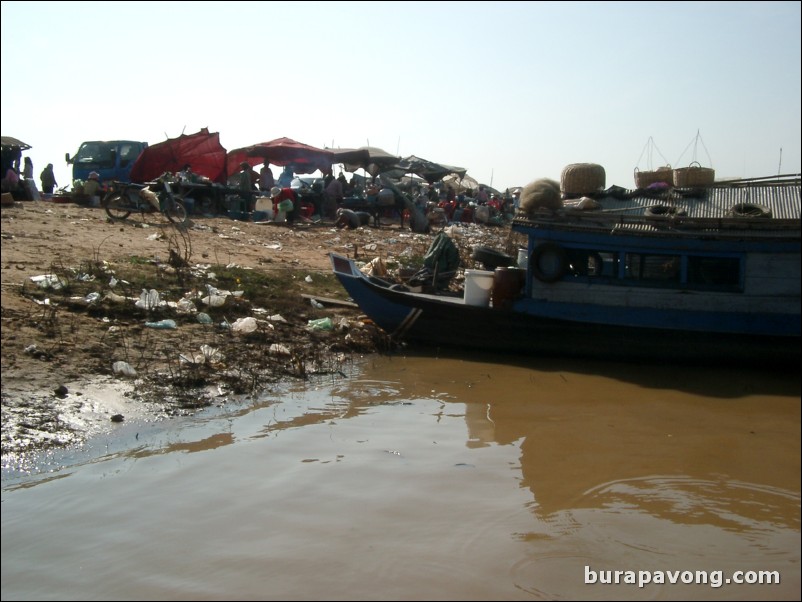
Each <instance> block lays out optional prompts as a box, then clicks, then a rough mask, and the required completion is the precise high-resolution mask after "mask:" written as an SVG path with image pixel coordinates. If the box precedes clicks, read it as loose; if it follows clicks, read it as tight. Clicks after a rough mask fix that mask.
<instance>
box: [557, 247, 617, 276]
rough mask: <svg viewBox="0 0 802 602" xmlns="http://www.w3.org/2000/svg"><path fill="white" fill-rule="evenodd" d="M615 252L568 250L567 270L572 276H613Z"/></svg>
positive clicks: (614, 274) (614, 272)
mask: <svg viewBox="0 0 802 602" xmlns="http://www.w3.org/2000/svg"><path fill="white" fill-rule="evenodd" d="M614 258H615V254H614V253H610V252H606V251H602V252H599V251H594V250H590V249H569V250H568V272H569V273H570V274H573V275H574V276H602V275H604V276H609V277H615V276H616V275H617V274H616V270H615V263H614V262H615V259H614Z"/></svg>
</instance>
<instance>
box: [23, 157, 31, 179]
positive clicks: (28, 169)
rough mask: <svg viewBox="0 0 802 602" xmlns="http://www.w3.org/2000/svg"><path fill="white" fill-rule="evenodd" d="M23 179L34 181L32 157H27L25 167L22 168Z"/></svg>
mask: <svg viewBox="0 0 802 602" xmlns="http://www.w3.org/2000/svg"><path fill="white" fill-rule="evenodd" d="M22 177H23V178H25V179H26V180H33V161H31V158H30V157H25V165H24V166H23V168H22Z"/></svg>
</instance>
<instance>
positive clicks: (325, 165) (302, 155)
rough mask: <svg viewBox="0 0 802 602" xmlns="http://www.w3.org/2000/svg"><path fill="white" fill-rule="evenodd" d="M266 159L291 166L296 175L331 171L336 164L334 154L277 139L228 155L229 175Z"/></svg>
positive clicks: (274, 163)
mask: <svg viewBox="0 0 802 602" xmlns="http://www.w3.org/2000/svg"><path fill="white" fill-rule="evenodd" d="M265 159H267V160H268V161H270V163H271V164H272V165H281V166H285V165H290V166H291V167H292V168H293V171H295V173H312V172H313V171H315V170H317V169H319V170H321V171H324V172H325V171H329V170H330V169H331V164H332V163H334V153H332V152H331V151H327V150H323V149H322V148H315V147H314V146H309V145H308V144H304V143H303V142H296V141H295V140H292V139H291V138H276V139H275V140H271V141H270V142H261V143H259V144H254V145H252V146H246V147H244V148H237V149H235V150H233V151H230V152H229V153H228V173H230V174H235V173H237V172H238V171H240V163H242V162H243V161H247V162H248V163H250V164H251V165H256V164H258V163H262V162H263V161H264V160H265Z"/></svg>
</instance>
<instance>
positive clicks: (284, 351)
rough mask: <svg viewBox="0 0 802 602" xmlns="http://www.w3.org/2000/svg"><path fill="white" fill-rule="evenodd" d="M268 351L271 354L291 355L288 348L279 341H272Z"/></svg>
mask: <svg viewBox="0 0 802 602" xmlns="http://www.w3.org/2000/svg"><path fill="white" fill-rule="evenodd" d="M269 352H270V353H271V354H272V355H291V352H290V350H289V349H288V348H287V347H286V346H285V345H282V344H281V343H273V344H272V345H270V349H269Z"/></svg>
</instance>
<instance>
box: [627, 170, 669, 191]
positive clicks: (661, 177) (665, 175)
mask: <svg viewBox="0 0 802 602" xmlns="http://www.w3.org/2000/svg"><path fill="white" fill-rule="evenodd" d="M658 182H662V183H663V184H668V185H669V186H673V185H674V170H672V169H671V166H670V165H666V166H664V167H658V168H657V169H655V170H654V171H640V170H639V169H638V168H637V167H636V168H635V187H636V188H646V187H647V186H651V185H652V184H657V183H658Z"/></svg>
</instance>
